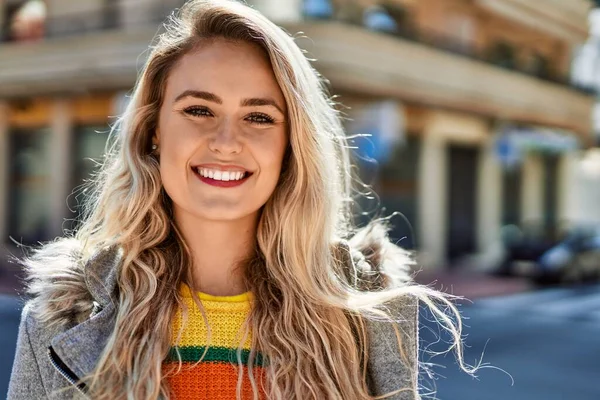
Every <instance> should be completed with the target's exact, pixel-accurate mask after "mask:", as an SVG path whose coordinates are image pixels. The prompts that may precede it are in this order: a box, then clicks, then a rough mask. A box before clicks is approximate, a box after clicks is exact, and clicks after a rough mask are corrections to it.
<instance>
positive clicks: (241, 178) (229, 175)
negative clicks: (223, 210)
mask: <svg viewBox="0 0 600 400" xmlns="http://www.w3.org/2000/svg"><path fill="white" fill-rule="evenodd" d="M192 171H193V172H194V175H195V176H196V177H197V178H198V179H199V180H200V181H202V182H204V183H206V184H208V185H211V186H217V187H222V188H230V187H236V186H240V185H242V184H243V183H244V182H246V181H247V180H248V179H249V178H250V177H251V176H252V175H253V173H252V172H249V171H242V170H239V169H238V170H220V169H212V168H205V167H195V168H192Z"/></svg>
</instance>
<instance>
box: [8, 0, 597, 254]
mask: <svg viewBox="0 0 600 400" xmlns="http://www.w3.org/2000/svg"><path fill="white" fill-rule="evenodd" d="M182 3H183V1H181V0H162V1H161V0H78V1H76V2H75V1H72V0H71V1H67V0H45V1H42V0H28V1H19V0H0V38H1V40H2V41H1V43H0V192H1V193H3V194H5V195H2V196H0V236H1V237H2V241H3V243H4V246H9V245H10V240H9V237H12V238H14V239H15V240H17V241H22V242H24V243H34V242H35V241H38V240H47V239H50V238H53V237H55V236H57V235H60V234H61V231H62V229H63V228H64V227H68V226H69V224H68V223H67V224H65V222H64V221H65V219H69V218H74V217H75V216H76V212H72V211H70V210H69V207H70V206H71V207H72V205H73V204H75V202H76V201H75V200H76V199H74V198H73V197H74V196H70V197H69V194H70V193H71V192H72V190H73V188H74V187H75V186H77V185H79V184H80V183H81V182H82V180H83V179H84V178H85V177H86V176H87V175H88V174H89V172H90V171H91V170H92V169H93V166H94V164H93V162H92V161H90V160H89V159H90V158H91V159H94V158H98V157H100V156H101V154H102V152H103V150H104V142H105V140H106V137H107V131H108V124H109V123H110V122H112V121H114V119H112V118H111V116H116V115H117V114H118V113H119V110H121V109H122V104H123V103H124V102H125V101H126V96H125V93H126V92H127V91H128V90H129V89H130V88H131V87H132V86H133V84H134V82H135V79H136V75H137V71H138V69H139V67H140V66H141V65H142V63H143V61H144V54H145V51H146V49H147V46H148V43H149V42H150V40H151V38H152V37H153V36H154V34H155V33H156V32H157V29H158V25H159V23H160V21H162V20H163V19H164V18H165V16H166V15H167V14H168V12H169V11H170V10H172V9H173V8H175V7H178V6H179V5H181V4H182ZM249 3H251V4H253V5H254V6H256V7H257V8H258V9H259V10H261V11H263V12H264V13H265V14H266V15H267V16H269V17H270V18H272V19H273V20H275V21H276V22H277V23H279V24H281V25H283V26H284V27H285V28H286V29H287V30H288V31H289V32H292V33H295V32H303V33H304V34H305V35H306V36H307V37H308V38H310V39H304V38H303V37H302V35H295V36H296V37H297V40H298V43H299V44H300V45H301V46H302V47H303V48H305V49H307V51H308V55H309V57H311V58H314V59H315V60H316V61H315V64H314V65H315V66H316V68H317V69H318V70H319V71H320V72H321V73H322V74H323V75H324V76H325V77H327V78H328V79H329V80H330V82H331V85H332V92H333V93H335V94H339V95H340V97H339V98H338V100H339V101H340V102H341V103H343V104H344V105H346V106H348V107H349V108H348V109H344V112H345V113H346V114H347V116H348V117H349V119H348V121H347V125H348V126H347V127H348V130H349V132H350V133H355V134H361V133H369V134H372V135H373V136H372V137H371V138H370V139H369V140H366V139H364V138H362V139H361V138H359V139H357V140H356V142H355V145H356V147H357V155H358V156H359V157H360V160H362V161H361V164H362V171H363V174H366V175H365V177H367V180H369V181H370V182H369V183H372V184H373V185H374V187H375V189H376V191H377V193H378V194H379V196H380V200H381V205H383V206H384V207H386V210H387V212H388V213H389V212H392V211H401V212H402V213H403V214H404V215H405V216H406V217H407V219H408V220H409V221H410V222H411V224H412V228H411V227H409V226H408V225H407V224H405V225H403V224H402V223H401V221H400V220H399V219H395V220H394V222H396V223H398V225H397V227H396V228H395V230H394V232H393V234H394V236H395V238H397V239H401V238H403V237H405V236H406V237H407V239H406V240H405V242H404V243H405V244H406V245H407V246H408V247H416V248H418V249H419V250H420V251H421V254H422V257H423V258H422V260H421V261H422V263H423V265H426V266H442V265H445V264H447V263H448V262H452V261H456V260H460V259H461V258H463V257H464V256H468V255H472V254H492V253H493V251H494V249H496V248H497V245H498V241H499V234H500V228H501V226H503V225H506V224H519V225H522V224H532V225H535V226H536V227H539V229H543V230H545V231H548V232H555V231H557V230H558V229H559V228H560V226H561V223H562V222H563V221H568V219H569V216H570V215H572V209H573V207H575V206H574V204H575V202H574V200H573V199H572V196H571V197H570V196H569V193H570V185H571V184H572V180H573V179H572V175H573V172H572V171H573V168H574V165H575V164H574V162H573V157H574V155H575V154H578V152H579V151H580V150H581V149H586V148H588V147H589V146H591V145H592V144H593V136H592V128H591V111H592V106H593V103H594V97H593V95H592V94H590V91H589V88H585V87H581V86H580V85H573V84H572V83H571V80H570V79H569V70H570V66H571V61H572V56H573V52H574V50H575V49H576V48H579V46H581V45H582V44H583V43H584V42H585V41H586V38H587V36H588V33H587V14H588V11H589V9H590V7H591V5H590V2H589V1H587V0H537V2H535V5H534V4H533V2H532V1H530V0H387V1H375V0H332V1H328V0H253V1H249ZM369 159H374V160H376V161H377V164H374V163H372V162H369ZM365 171H366V172H365ZM67 197H69V199H68V200H66V199H67ZM400 243H401V244H402V243H403V242H400Z"/></svg>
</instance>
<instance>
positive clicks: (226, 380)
mask: <svg viewBox="0 0 600 400" xmlns="http://www.w3.org/2000/svg"><path fill="white" fill-rule="evenodd" d="M181 291H182V295H183V299H184V301H185V303H186V304H187V306H188V310H189V311H188V320H187V323H186V326H185V327H184V330H183V333H182V336H181V339H180V341H179V345H178V346H176V340H177V334H178V332H179V330H180V327H181V324H182V323H183V320H182V315H181V311H179V312H177V313H176V315H175V319H174V321H173V338H172V339H171V343H172V347H171V351H170V354H169V356H168V358H167V360H165V362H164V364H163V370H164V372H165V374H166V376H167V380H168V382H169V385H170V387H171V390H172V399H174V400H188V399H190V400H191V399H194V400H198V399H211V400H232V399H235V398H236V388H237V382H238V373H239V372H240V369H239V368H238V363H237V347H238V345H239V343H240V341H241V340H242V338H243V334H244V329H241V328H242V326H243V323H244V321H245V319H246V318H247V316H248V313H249V312H250V306H251V300H252V294H251V292H246V293H243V294H240V295H236V296H212V295H209V294H206V293H202V292H198V297H199V298H200V301H201V302H202V305H203V306H204V308H205V310H206V314H207V317H208V323H209V325H210V327H211V341H210V344H209V346H208V350H207V352H206V355H205V356H204V358H203V359H202V362H200V363H199V364H196V365H194V363H196V362H197V361H198V360H200V358H201V357H202V354H203V353H204V351H205V350H206V345H207V343H206V339H207V330H206V326H205V324H204V320H203V318H202V314H201V313H200V310H199V309H198V307H197V306H196V304H195V303H194V301H193V299H192V294H191V291H190V289H189V287H188V286H186V285H182V288H181ZM251 343H252V336H251V332H250V333H249V334H248V337H247V338H246V340H245V341H244V344H243V346H242V349H241V360H242V363H243V364H244V366H243V367H242V372H243V379H242V398H243V399H252V398H253V395H252V393H253V391H252V385H251V381H250V379H249V377H248V367H247V363H248V357H249V354H250V345H251ZM177 351H179V354H180V356H181V361H182V362H183V367H182V369H181V371H179V372H175V374H174V375H173V373H168V372H169V371H170V370H172V369H173V368H174V367H176V366H177V363H178V361H177V360H178V357H177ZM254 365H255V367H254V368H253V371H254V372H253V373H254V377H255V380H256V382H257V384H258V390H259V393H260V394H261V398H265V395H264V392H263V391H262V387H261V386H262V385H261V382H262V379H263V368H262V357H261V356H260V354H257V357H255V361H254Z"/></svg>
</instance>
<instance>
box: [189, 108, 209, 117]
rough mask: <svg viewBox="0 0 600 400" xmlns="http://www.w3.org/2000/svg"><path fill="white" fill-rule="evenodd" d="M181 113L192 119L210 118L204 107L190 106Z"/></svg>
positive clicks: (207, 110)
mask: <svg viewBox="0 0 600 400" xmlns="http://www.w3.org/2000/svg"><path fill="white" fill-rule="evenodd" d="M183 112H184V113H186V114H187V115H190V116H192V117H212V113H211V112H210V110H209V109H208V108H206V107H199V106H192V107H188V108H185V109H184V110H183Z"/></svg>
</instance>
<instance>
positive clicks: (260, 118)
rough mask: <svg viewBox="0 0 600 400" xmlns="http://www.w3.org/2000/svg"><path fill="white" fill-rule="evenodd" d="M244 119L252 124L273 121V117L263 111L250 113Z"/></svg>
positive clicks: (270, 122)
mask: <svg viewBox="0 0 600 400" xmlns="http://www.w3.org/2000/svg"><path fill="white" fill-rule="evenodd" d="M246 120H248V121H250V122H251V123H253V124H259V125H263V124H265V125H268V124H272V123H273V122H275V119H274V118H273V117H271V116H269V115H267V114H263V113H252V114H250V115H249V116H248V117H246Z"/></svg>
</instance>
